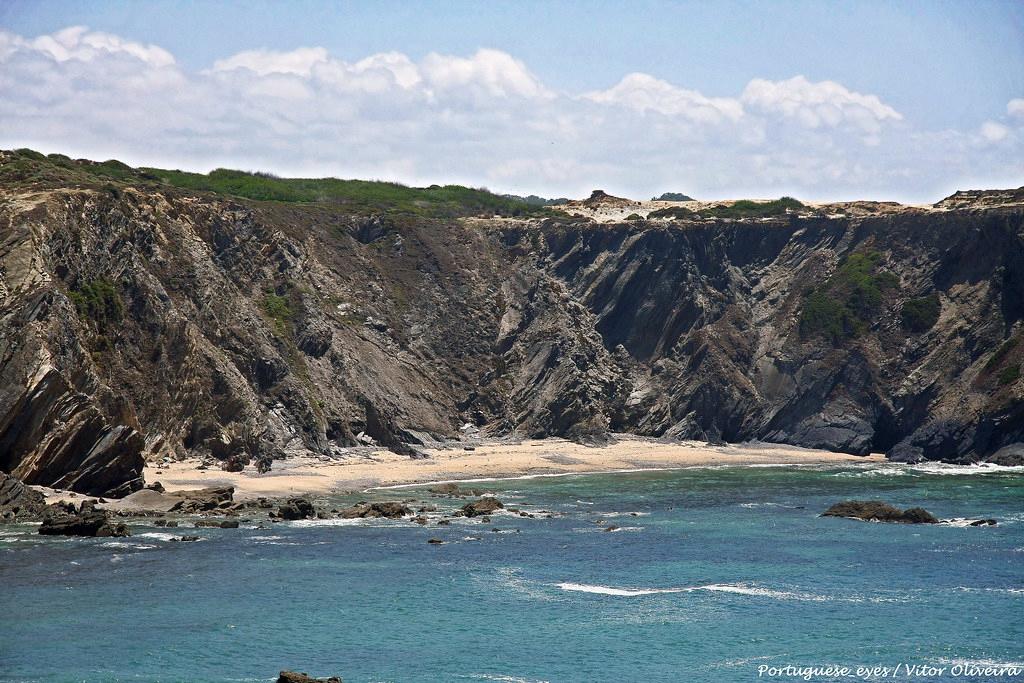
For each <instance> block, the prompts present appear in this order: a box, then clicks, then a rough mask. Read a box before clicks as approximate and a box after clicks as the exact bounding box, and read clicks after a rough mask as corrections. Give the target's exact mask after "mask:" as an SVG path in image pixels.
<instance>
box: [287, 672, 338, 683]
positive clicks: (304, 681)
mask: <svg viewBox="0 0 1024 683" xmlns="http://www.w3.org/2000/svg"><path fill="white" fill-rule="evenodd" d="M277 683H342V681H341V678H339V677H338V676H331V677H330V678H312V677H311V676H309V675H308V674H304V673H299V672H297V671H282V672H281V674H280V675H279V676H278V677H277Z"/></svg>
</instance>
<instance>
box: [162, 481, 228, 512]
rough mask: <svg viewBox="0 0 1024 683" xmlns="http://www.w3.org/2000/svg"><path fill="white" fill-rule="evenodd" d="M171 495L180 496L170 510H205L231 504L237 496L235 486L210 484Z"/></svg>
mask: <svg viewBox="0 0 1024 683" xmlns="http://www.w3.org/2000/svg"><path fill="white" fill-rule="evenodd" d="M166 495H170V496H172V497H177V498H179V499H180V500H179V502H178V503H176V504H175V505H174V506H173V507H171V509H170V510H169V512H203V511H206V510H215V509H217V508H220V507H226V506H227V505H230V504H231V502H232V501H233V499H234V496H235V487H234V486H210V487H208V488H205V489H195V490H191V491H175V492H174V493H171V494H166Z"/></svg>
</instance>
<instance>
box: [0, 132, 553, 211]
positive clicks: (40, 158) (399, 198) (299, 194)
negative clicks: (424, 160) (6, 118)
mask: <svg viewBox="0 0 1024 683" xmlns="http://www.w3.org/2000/svg"><path fill="white" fill-rule="evenodd" d="M0 183H3V184H5V185H8V186H11V185H30V186H36V187H39V188H40V189H42V188H47V187H54V186H61V187H68V186H75V185H77V186H89V187H94V188H100V189H108V190H116V189H117V187H118V185H122V184H123V185H124V186H136V187H144V188H147V189H159V188H160V187H168V188H180V189H184V190H190V191H197V192H210V193H213V194H218V195H225V196H231V197H240V198H244V199H253V200H257V201H275V202H307V203H330V204H333V205H339V206H342V207H343V208H345V209H346V210H350V211H352V212H353V213H367V214H371V213H394V214H407V215H412V216H422V217H432V218H454V217H458V216H479V215H487V216H493V215H499V216H544V215H549V214H551V210H550V209H547V208H545V207H543V206H538V205H534V204H531V203H528V202H526V201H523V200H520V199H516V198H512V197H503V196H500V195H496V194H494V193H492V192H490V191H488V190H486V189H475V188H470V187H463V186H461V185H443V186H442V185H431V186H430V187H422V188H419V187H408V186H406V185H402V184H400V183H389V182H376V181H367V180H339V179H337V178H279V177H276V176H274V175H272V174H269V173H250V172H247V171H233V170H228V169H223V168H219V169H217V170H214V171H211V172H210V173H205V174H204V173H190V172H186V171H177V170H164V169H159V168H137V169H136V168H132V167H131V166H128V165H126V164H123V163H121V162H120V161H116V160H110V161H103V162H94V161H88V160H84V159H82V160H73V159H71V158H69V157H67V156H64V155H63V154H51V155H49V156H46V155H43V154H40V153H39V152H35V151H33V150H28V149H21V150H15V151H12V152H0ZM104 183H106V184H104ZM115 184H116V185H115Z"/></svg>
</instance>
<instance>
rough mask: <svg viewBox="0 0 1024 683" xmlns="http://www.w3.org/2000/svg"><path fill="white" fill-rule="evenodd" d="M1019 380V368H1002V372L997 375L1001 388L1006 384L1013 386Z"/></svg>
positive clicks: (1015, 366) (1017, 366)
mask: <svg viewBox="0 0 1024 683" xmlns="http://www.w3.org/2000/svg"><path fill="white" fill-rule="evenodd" d="M1018 379H1020V366H1019V365H1011V366H1010V367H1008V368H1003V371H1002V372H1000V373H999V383H1000V384H1001V385H1003V386H1006V385H1007V384H1013V383H1014V382H1016V381H1017V380H1018Z"/></svg>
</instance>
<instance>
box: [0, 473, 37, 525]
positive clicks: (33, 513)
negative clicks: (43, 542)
mask: <svg viewBox="0 0 1024 683" xmlns="http://www.w3.org/2000/svg"><path fill="white" fill-rule="evenodd" d="M45 509H46V497H45V496H43V494H41V493H39V492H38V491H36V490H35V489H31V488H29V487H28V486H26V485H25V484H24V482H22V481H21V480H19V479H16V478H14V477H12V476H10V475H8V474H4V473H3V472H0V522H22V521H30V520H36V519H39V518H40V517H41V516H42V514H43V511H44V510H45Z"/></svg>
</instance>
